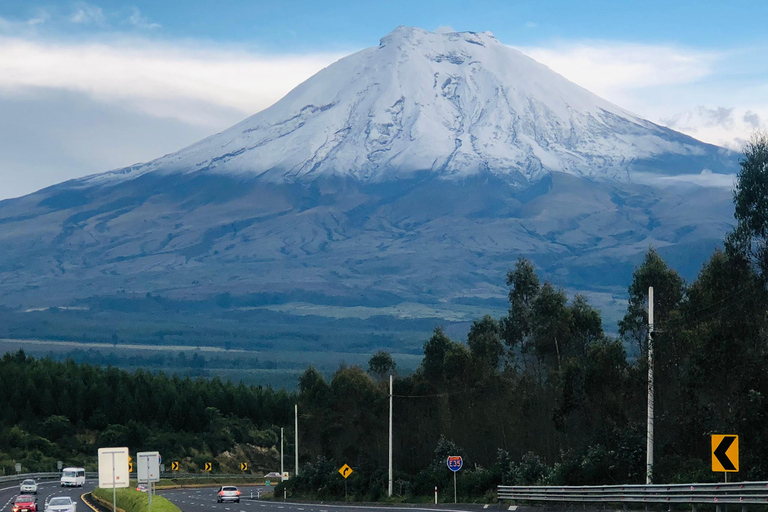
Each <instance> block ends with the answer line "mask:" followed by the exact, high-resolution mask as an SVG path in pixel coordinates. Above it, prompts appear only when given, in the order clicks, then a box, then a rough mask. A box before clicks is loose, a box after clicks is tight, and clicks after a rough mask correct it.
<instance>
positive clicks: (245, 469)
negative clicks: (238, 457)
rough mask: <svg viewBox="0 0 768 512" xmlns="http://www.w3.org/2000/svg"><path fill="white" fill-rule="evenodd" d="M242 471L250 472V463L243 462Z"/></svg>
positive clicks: (241, 464)
mask: <svg viewBox="0 0 768 512" xmlns="http://www.w3.org/2000/svg"><path fill="white" fill-rule="evenodd" d="M240 471H248V463H247V462H241V463H240Z"/></svg>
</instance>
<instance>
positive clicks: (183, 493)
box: [157, 487, 496, 512]
mask: <svg viewBox="0 0 768 512" xmlns="http://www.w3.org/2000/svg"><path fill="white" fill-rule="evenodd" d="M218 489H219V488H218V487H207V488H197V489H175V490H168V491H158V493H157V494H158V495H160V496H163V497H165V498H167V499H169V500H170V501H172V502H173V503H174V504H175V505H176V506H177V507H179V508H180V509H181V511H182V512H208V511H210V510H214V511H218V512H369V511H372V510H378V511H381V510H382V509H383V510H385V511H387V512H422V511H428V512H436V511H443V510H444V511H450V512H470V511H472V512H478V509H480V510H482V506H480V507H478V506H477V505H475V506H469V507H466V508H464V507H462V506H459V507H458V508H455V507H456V505H453V504H451V505H450V506H448V505H446V506H444V507H440V506H424V507H421V508H419V507H392V506H387V505H384V506H375V505H356V504H349V505H330V504H325V503H294V502H291V501H285V502H283V501H272V500H257V499H255V498H254V499H253V500H251V499H241V500H240V503H216V491H218ZM253 489H254V492H253V494H254V496H256V488H253ZM261 489H262V490H263V489H265V488H261ZM240 490H241V491H243V496H249V495H250V491H251V488H250V487H243V488H241V489H240ZM494 508H496V507H495V506H494Z"/></svg>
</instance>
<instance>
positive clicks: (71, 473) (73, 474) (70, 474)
mask: <svg viewBox="0 0 768 512" xmlns="http://www.w3.org/2000/svg"><path fill="white" fill-rule="evenodd" d="M64 476H65V477H67V478H75V477H76V476H77V472H76V471H65V472H64Z"/></svg>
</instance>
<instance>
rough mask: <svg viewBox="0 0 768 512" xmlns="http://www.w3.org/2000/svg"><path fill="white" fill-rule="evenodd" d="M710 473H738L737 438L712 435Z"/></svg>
mask: <svg viewBox="0 0 768 512" xmlns="http://www.w3.org/2000/svg"><path fill="white" fill-rule="evenodd" d="M712 471H716V472H718V473H736V472H738V471H739V436H734V435H722V434H713V435H712Z"/></svg>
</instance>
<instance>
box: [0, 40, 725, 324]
mask: <svg viewBox="0 0 768 512" xmlns="http://www.w3.org/2000/svg"><path fill="white" fill-rule="evenodd" d="M736 167H737V164H736V158H735V155H734V154H733V153H731V152H728V151H726V150H722V149H721V148H717V147H714V146H710V145H707V144H703V143H701V142H699V141H696V140H694V139H692V138H690V137H687V136H684V135H682V134H679V133H677V132H674V131H672V130H668V129H666V128H662V127H659V126H657V125H654V124H653V123H650V122H648V121H645V120H643V119H640V118H639V117H637V116H635V115H633V114H630V113H628V112H626V111H624V110H622V109H621V108H619V107H616V106H614V105H612V104H610V103H609V102H606V101H604V100H602V99H600V98H598V97H597V96H595V95H593V94H592V93H590V92H588V91H586V90H584V89H582V88H580V87H578V86H576V85H575V84H572V83H570V82H568V81H567V80H565V79H564V78H562V77H560V76H559V75H557V74H555V73H553V72H552V71H551V70H549V69H547V68H546V67H544V66H542V65H540V64H538V63H536V62H535V61H533V60H532V59H529V58H528V57H526V56H524V55H522V54H521V53H519V52H517V51H516V50H513V49H510V48H508V47H506V46H504V45H502V44H501V43H499V42H498V41H497V40H496V39H494V38H493V37H492V36H491V35H489V34H485V33H483V34H476V33H451V34H432V33H429V32H426V31H423V30H420V29H410V28H405V27H400V28H398V29H396V30H395V31H394V32H392V33H391V34H390V35H388V36H386V37H384V38H383V39H382V42H381V45H380V46H378V47H376V48H370V49H366V50H363V51H361V52H358V53H356V54H354V55H351V56H349V57H347V58H345V59H342V60H340V61H339V62H337V63H335V64H333V65H331V66H329V67H328V68H326V69H325V70H323V71H321V72H320V73H318V74H317V75H315V76H314V77H312V78H310V79H309V80H307V81H306V82H304V83H303V84H301V85H300V86H299V87H297V88H296V89H295V90H293V91H292V92H291V93H289V94H288V95H287V96H286V97H285V98H283V99H282V100H281V101H279V102H278V103H276V104H275V105H273V106H272V107H270V108H269V109H266V110H265V111H263V112H260V113H258V114H256V115H254V116H252V117H250V118H248V119H246V120H245V121H243V122H242V123H240V124H238V125H236V126H234V127H232V128H230V129H228V130H226V131H224V132H222V133H219V134H217V135H214V136H212V137H209V138H207V139H205V140H203V141H200V142H199V143H197V144H194V145H192V146H190V147H188V148H185V149H183V150H181V151H179V152H177V153H174V154H171V155H166V156H164V157H162V158H159V159H157V160H155V161H152V162H149V163H147V164H140V165H135V166H132V167H129V168H125V169H121V170H117V171H112V172H108V173H104V174H100V175H95V176H91V177H87V178H83V179H78V180H72V181H69V182H66V183H62V184H60V185H57V186H54V187H50V188H47V189H44V190H41V191H39V192H36V193H34V194H30V195H28V196H25V197H21V198H17V199H13V200H8V201H3V202H0V246H2V247H3V251H0V304H5V305H11V306H19V305H21V306H23V307H39V306H51V305H68V304H74V303H77V301H79V300H82V299H84V298H87V297H91V296H104V295H115V294H117V295H121V296H126V295H127V296H134V295H139V296H143V295H144V294H146V293H152V294H160V295H165V296H169V297H175V298H192V299H196V298H205V297H211V296H214V295H218V294H222V293H230V294H232V295H247V294H267V295H270V297H272V298H271V299H270V300H272V301H273V302H296V301H303V302H315V303H323V304H336V303H344V304H360V303H366V304H369V305H370V304H373V305H375V304H377V303H382V304H383V303H386V304H388V305H391V304H397V303H399V302H402V303H421V304H441V305H442V306H441V307H445V308H448V309H450V308H451V307H452V305H453V304H460V303H467V302H472V301H475V302H474V303H482V301H485V300H487V299H489V298H490V299H499V300H500V301H503V297H504V295H505V290H504V274H505V273H506V271H507V270H508V269H509V268H510V267H511V266H512V265H514V262H515V260H516V259H517V258H519V257H526V258H530V259H532V260H533V261H534V262H535V263H536V265H537V266H538V267H539V268H540V269H541V270H542V272H543V273H544V275H545V276H546V277H547V278H549V279H551V280H553V281H555V282H556V284H558V285H562V286H568V287H573V288H577V289H579V290H582V291H593V292H598V291H599V292H607V293H608V294H613V297H618V298H619V300H620V299H623V298H624V294H625V290H626V285H627V283H628V282H629V279H630V277H631V271H632V266H633V265H634V264H635V263H636V262H637V261H639V259H640V258H641V257H642V254H643V253H644V252H645V251H646V250H647V248H648V246H649V245H653V246H655V247H656V248H658V249H659V250H660V252H661V253H662V254H664V255H665V256H667V257H669V258H670V261H671V263H672V264H674V265H675V266H677V267H678V268H679V269H680V270H681V271H682V272H683V273H684V275H686V276H687V277H691V276H692V275H693V273H694V272H695V271H696V270H697V269H698V268H699V266H700V264H701V262H702V261H703V260H704V259H705V258H706V257H707V255H708V254H709V253H710V252H711V250H712V248H714V247H715V246H716V245H717V244H719V243H720V240H722V237H723V235H724V233H725V232H726V231H727V230H728V229H729V225H730V222H731V212H732V205H731V197H730V191H729V190H727V189H722V188H707V187H698V186H695V185H690V184H685V183H682V182H681V183H679V184H677V185H669V184H668V183H669V180H668V179H666V178H668V177H669V176H666V178H665V180H663V182H662V181H658V182H653V180H650V182H651V184H640V183H638V180H636V179H635V178H636V177H638V176H639V175H635V174H633V173H634V171H635V170H639V171H642V172H643V173H644V175H645V178H644V180H645V181H648V176H649V175H650V176H651V177H654V176H658V175H659V174H664V175H674V174H681V173H689V172H695V173H697V174H698V173H699V172H701V171H702V170H703V169H708V170H710V171H713V172H733V171H734V170H735V169H736ZM649 173H650V174H649ZM653 183H656V184H653ZM662 183H663V184H662ZM609 302H610V301H609ZM609 307H614V308H621V307H622V306H621V304H620V303H619V302H615V301H614V302H611V303H610V304H609ZM289 309H290V308H289Z"/></svg>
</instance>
